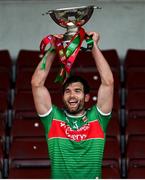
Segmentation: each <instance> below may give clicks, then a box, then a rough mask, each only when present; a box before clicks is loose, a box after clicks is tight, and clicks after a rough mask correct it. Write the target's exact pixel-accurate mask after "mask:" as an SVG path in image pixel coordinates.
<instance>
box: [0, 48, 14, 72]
mask: <svg viewBox="0 0 145 180" xmlns="http://www.w3.org/2000/svg"><path fill="white" fill-rule="evenodd" d="M11 66H12V59H11V57H10V53H9V51H8V50H0V71H5V72H10V71H11Z"/></svg>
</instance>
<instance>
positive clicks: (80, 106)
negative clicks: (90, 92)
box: [63, 82, 87, 115]
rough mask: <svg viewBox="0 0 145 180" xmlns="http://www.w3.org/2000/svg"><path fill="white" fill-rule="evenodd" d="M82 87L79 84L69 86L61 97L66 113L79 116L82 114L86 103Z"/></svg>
mask: <svg viewBox="0 0 145 180" xmlns="http://www.w3.org/2000/svg"><path fill="white" fill-rule="evenodd" d="M86 96H87V95H85V94H84V89H83V85H82V84H81V83H80V82H75V83H71V84H69V85H68V86H67V87H66V89H65V91H64V95H63V101H64V105H65V108H66V110H67V112H69V113H70V114H75V115H80V114H82V113H83V112H84V104H85V102H86V101H87V100H86Z"/></svg>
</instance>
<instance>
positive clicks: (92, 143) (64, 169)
mask: <svg viewBox="0 0 145 180" xmlns="http://www.w3.org/2000/svg"><path fill="white" fill-rule="evenodd" d="M39 116H40V118H41V121H42V123H43V125H44V128H45V135H46V141H47V144H48V151H49V157H50V160H51V171H52V172H51V175H52V178H54V179H95V178H101V172H102V159H103V152H104V144H105V135H106V128H107V125H108V122H109V120H110V118H111V113H108V114H104V113H102V112H101V111H100V110H99V109H98V108H97V107H96V106H93V107H92V108H90V109H88V110H87V111H86V112H85V113H84V114H83V115H82V116H72V115H70V114H68V113H67V112H65V111H64V110H63V109H60V108H58V107H56V106H52V108H51V109H50V111H49V112H48V113H46V114H44V115H39Z"/></svg>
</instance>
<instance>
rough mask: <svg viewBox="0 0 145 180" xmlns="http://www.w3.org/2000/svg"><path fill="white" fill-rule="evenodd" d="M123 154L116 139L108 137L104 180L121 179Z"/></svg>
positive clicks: (104, 161)
mask: <svg viewBox="0 0 145 180" xmlns="http://www.w3.org/2000/svg"><path fill="white" fill-rule="evenodd" d="M120 164H121V152H120V144H119V141H118V140H117V139H116V138H113V137H107V139H106V145H105V151H104V158H103V178H105V179H119V178H120V176H121V171H120Z"/></svg>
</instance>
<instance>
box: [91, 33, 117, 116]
mask: <svg viewBox="0 0 145 180" xmlns="http://www.w3.org/2000/svg"><path fill="white" fill-rule="evenodd" d="M89 35H93V40H94V46H93V48H92V55H93V57H94V60H95V64H96V67H97V70H98V72H99V74H100V77H101V85H100V87H99V90H98V100H97V107H98V108H99V109H100V110H101V111H102V112H103V113H109V112H111V111H112V106H113V88H114V80H113V74H112V72H111V69H110V67H109V65H108V63H107V61H106V59H105V58H104V56H103V54H102V53H101V51H100V49H99V48H98V41H99V38H100V36H99V34H98V33H95V32H90V33H89Z"/></svg>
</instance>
